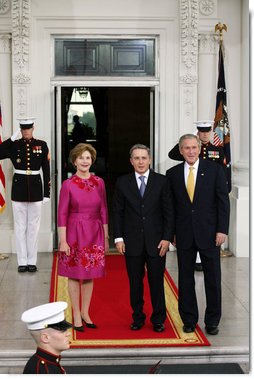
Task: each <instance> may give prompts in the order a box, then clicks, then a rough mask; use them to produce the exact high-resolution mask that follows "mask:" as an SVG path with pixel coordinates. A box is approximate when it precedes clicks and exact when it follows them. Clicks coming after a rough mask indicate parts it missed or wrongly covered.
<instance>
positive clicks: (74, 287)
mask: <svg viewBox="0 0 254 379" xmlns="http://www.w3.org/2000/svg"><path fill="white" fill-rule="evenodd" d="M95 159H96V150H95V149H94V148H93V147H92V146H91V145H89V144H85V143H79V144H78V145H76V146H75V147H74V149H72V150H71V152H70V160H71V163H72V164H73V166H74V167H75V168H76V170H77V171H76V174H74V175H73V176H72V177H71V178H69V179H67V180H65V181H64V182H63V184H62V187H61V191H60V198H59V205H58V234H59V255H58V273H59V275H61V276H65V277H68V291H69V295H70V299H71V303H72V310H73V318H74V329H76V330H78V331H83V330H84V326H83V322H84V324H85V325H86V326H87V327H90V328H96V327H97V326H96V325H95V324H94V323H93V321H92V320H91V318H90V315H89V306H90V302H91V298H92V293H93V279H95V278H100V277H102V276H104V271H105V251H108V249H109V236H108V211H107V201H106V191H105V185H104V181H103V179H101V178H99V177H98V176H95V175H92V174H91V173H90V171H89V170H90V167H91V165H92V164H93V163H94V161H95ZM80 295H81V296H80ZM80 298H81V308H80Z"/></svg>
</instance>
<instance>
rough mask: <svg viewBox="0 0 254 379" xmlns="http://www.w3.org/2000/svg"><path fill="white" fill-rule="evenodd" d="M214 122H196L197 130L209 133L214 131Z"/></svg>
mask: <svg viewBox="0 0 254 379" xmlns="http://www.w3.org/2000/svg"><path fill="white" fill-rule="evenodd" d="M213 123H214V121H211V120H202V121H196V122H194V124H196V126H197V129H198V130H199V131H200V132H209V131H210V130H211V129H212V126H213Z"/></svg>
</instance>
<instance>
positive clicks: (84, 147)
mask: <svg viewBox="0 0 254 379" xmlns="http://www.w3.org/2000/svg"><path fill="white" fill-rule="evenodd" d="M85 151H88V152H89V153H90V154H91V157H92V162H93V163H94V162H95V159H96V156H97V152H96V150H95V148H94V147H93V146H92V145H90V144H89V143H78V144H77V145H76V146H75V147H74V148H73V149H72V150H71V151H70V156H69V159H70V162H71V163H72V165H73V166H74V163H75V161H76V159H77V158H78V157H80V155H82V154H83V153H84V152H85Z"/></svg>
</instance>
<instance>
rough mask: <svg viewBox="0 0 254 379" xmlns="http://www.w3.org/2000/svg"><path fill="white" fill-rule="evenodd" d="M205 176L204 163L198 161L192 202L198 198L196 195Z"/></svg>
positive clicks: (200, 160)
mask: <svg viewBox="0 0 254 379" xmlns="http://www.w3.org/2000/svg"><path fill="white" fill-rule="evenodd" d="M205 174H206V169H205V162H204V161H203V160H202V159H199V165H198V172H197V178H196V184H195V192H194V198H193V202H195V200H196V199H197V198H198V195H199V193H200V191H201V189H202V186H203V182H204V177H205Z"/></svg>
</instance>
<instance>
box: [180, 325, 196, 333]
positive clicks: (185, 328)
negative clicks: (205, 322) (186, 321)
mask: <svg viewBox="0 0 254 379" xmlns="http://www.w3.org/2000/svg"><path fill="white" fill-rule="evenodd" d="M194 330H195V325H184V326H183V331H184V333H193V332H194Z"/></svg>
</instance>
